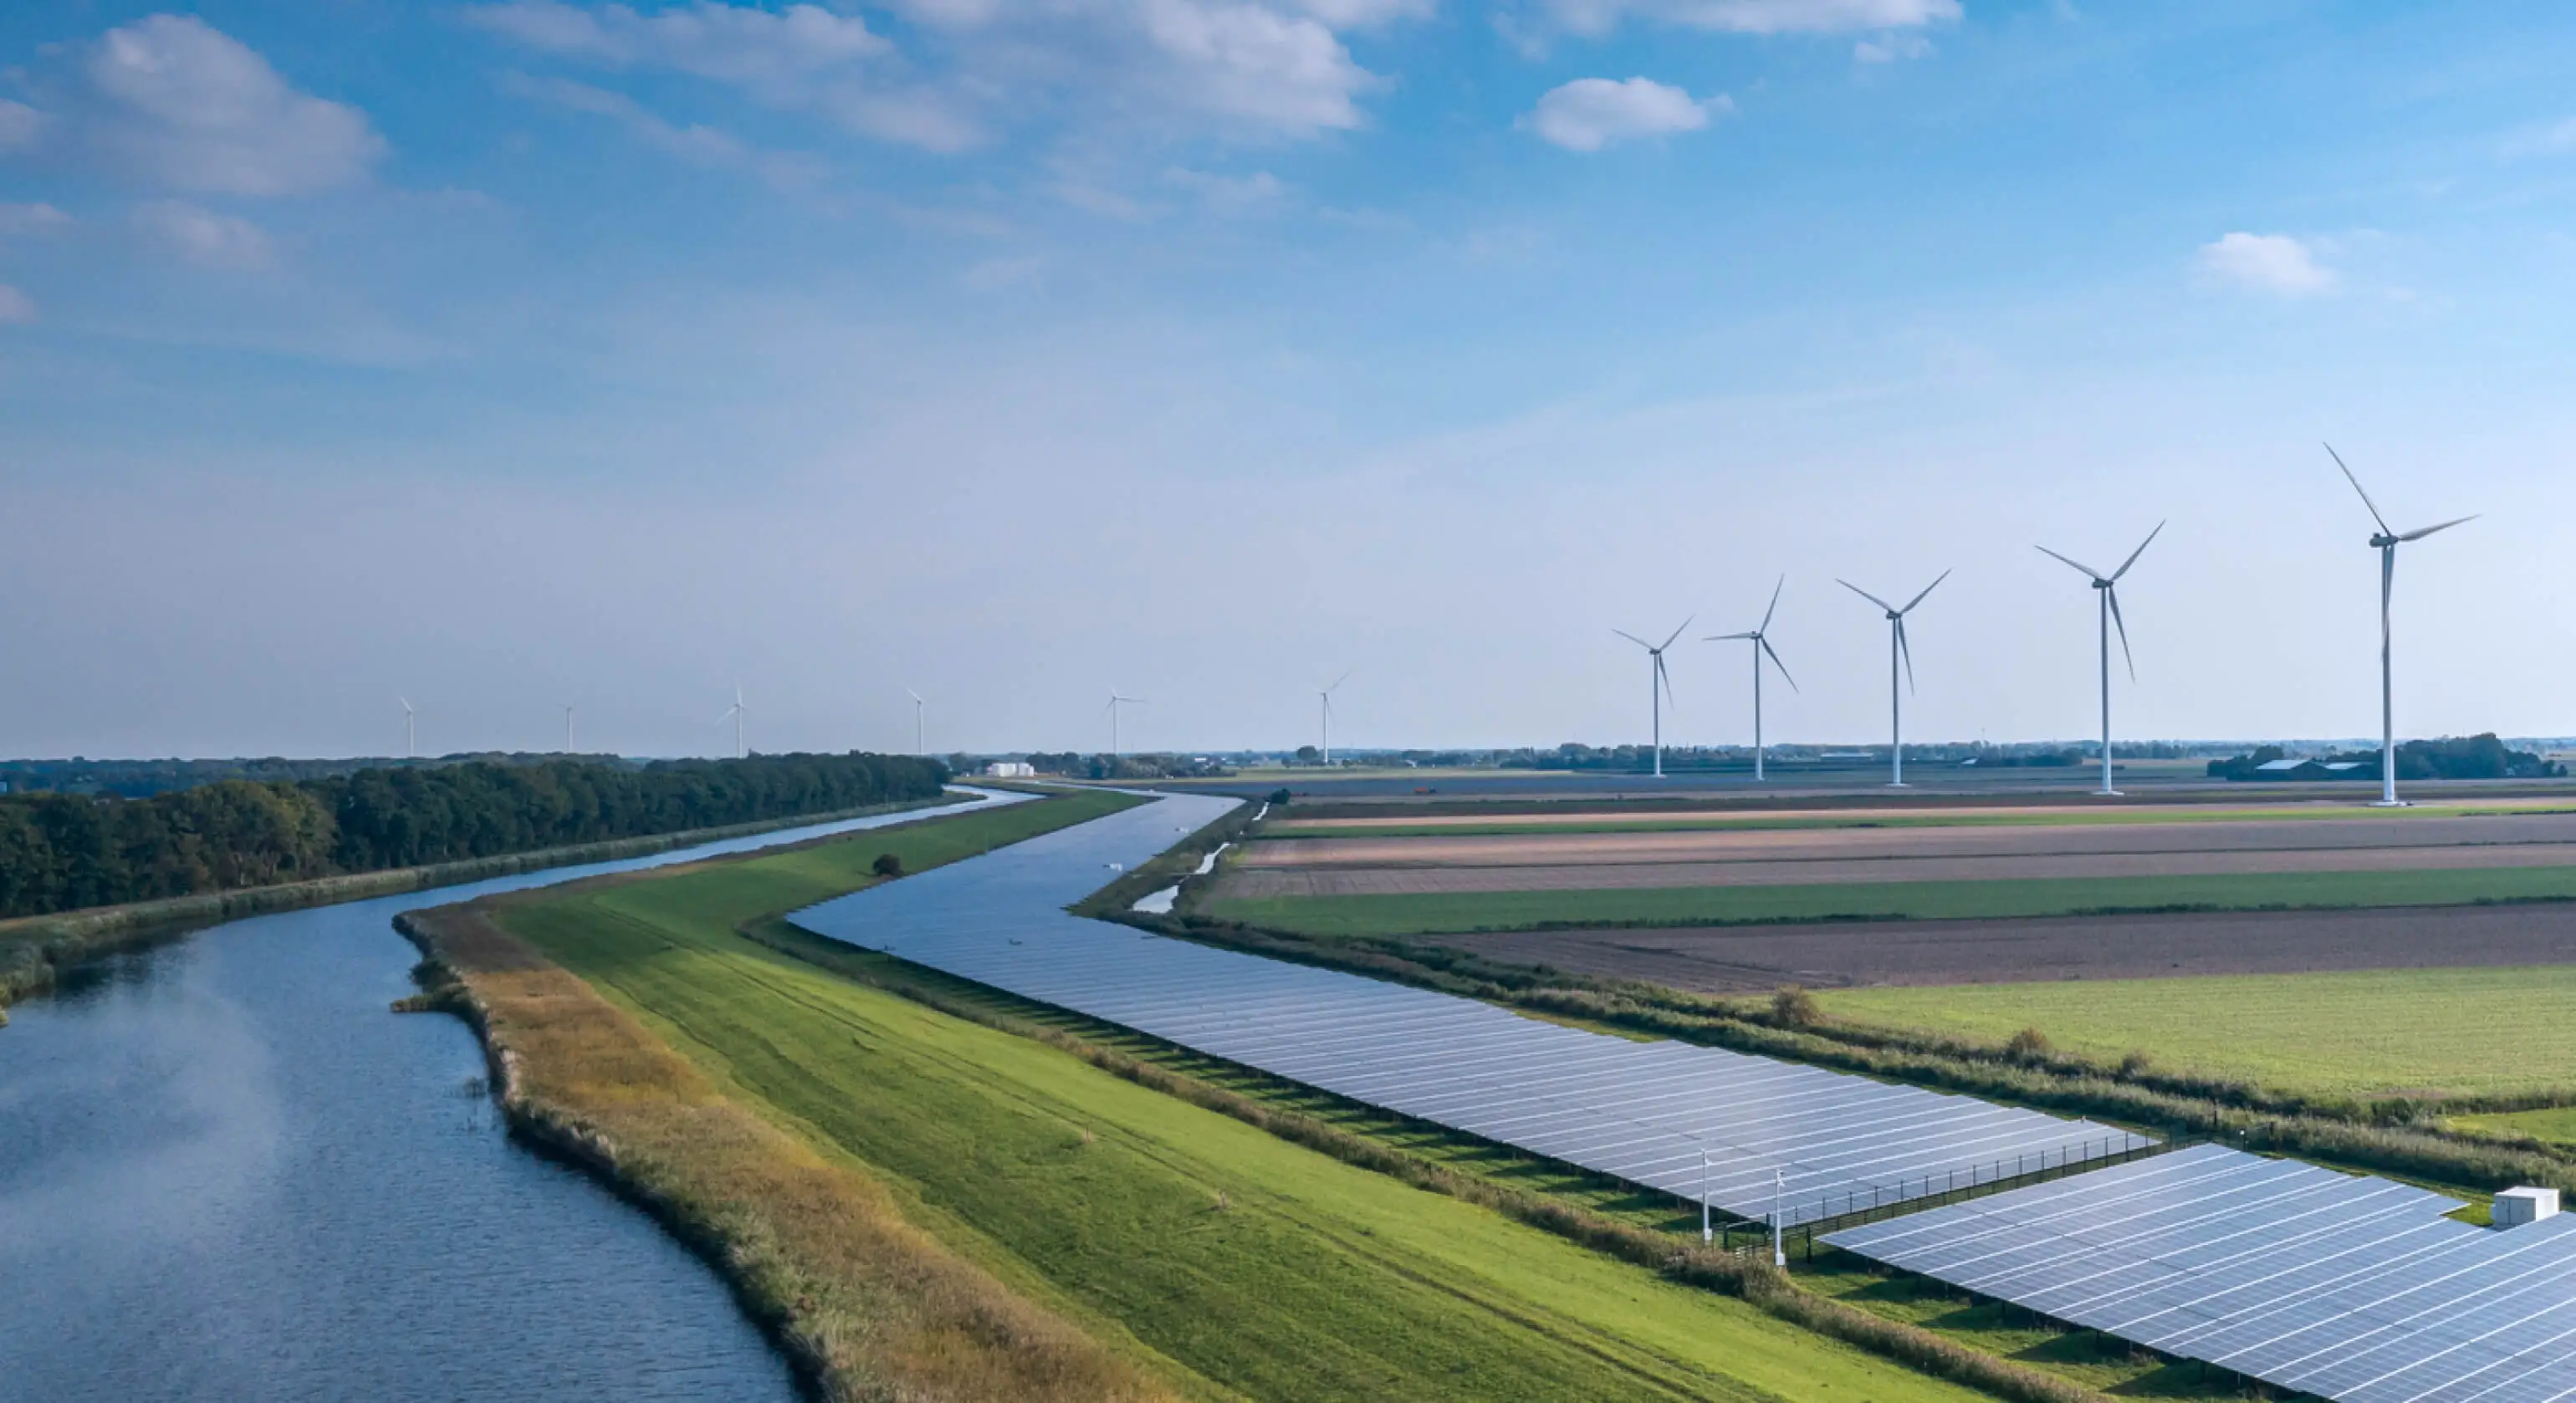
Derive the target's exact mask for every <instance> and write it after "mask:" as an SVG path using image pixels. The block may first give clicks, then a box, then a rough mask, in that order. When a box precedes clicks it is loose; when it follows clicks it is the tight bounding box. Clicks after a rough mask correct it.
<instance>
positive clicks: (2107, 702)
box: [2034, 521, 2165, 795]
mask: <svg viewBox="0 0 2576 1403" xmlns="http://www.w3.org/2000/svg"><path fill="white" fill-rule="evenodd" d="M2164 529H2165V524H2164V523H2163V522H2161V521H2159V522H2157V523H2156V529H2155V530H2154V531H2150V532H2148V533H2147V539H2146V540H2144V541H2140V542H2138V548H2137V549H2136V550H2133V551H2131V552H2129V558H2128V559H2126V560H2123V561H2121V562H2120V568H2119V569H2117V570H2114V571H2112V572H2111V573H2110V574H2108V575H2105V574H2103V573H2102V572H2101V571H2099V570H2096V569H2094V568H2093V567H2092V566H2090V565H2087V564H2085V563H2083V562H2082V561H2079V560H2076V559H2073V558H2072V557H2069V556H2063V555H2059V554H2058V553H2057V552H2055V551H2053V550H2050V549H2049V548H2048V547H2046V546H2037V547H2034V549H2036V550H2037V551H2038V552H2039V553H2040V554H2042V555H2044V556H2047V557H2048V558H2050V559H2051V560H2057V561H2063V562H2064V563H2066V564H2068V565H2072V566H2074V567H2075V568H2076V569H2078V570H2081V571H2083V572H2084V573H2085V574H2086V575H2087V576H2089V577H2091V579H2092V581H2093V593H2094V594H2095V595H2096V596H2098V602H2097V603H2096V604H2095V605H2094V612H2095V613H2096V614H2099V615H2100V616H2101V618H2100V624H2101V630H2102V787H2101V788H2100V789H2097V790H2095V791H2093V792H2094V793H2096V794H2107V795H2117V794H2118V793H2119V792H2120V791H2119V790H2117V789H2114V788H2112V787H2111V630H2112V629H2113V628H2114V627H2116V628H2118V629H2119V630H2120V656H2121V657H2122V658H2123V659H2126V660H2127V662H2128V664H2129V680H2130V681H2132V682H2135V681H2137V680H2138V660H2137V658H2135V657H2134V656H2132V655H2131V654H2130V652H2129V624H2128V621H2127V620H2125V619H2123V618H2121V617H2120V577H2121V576H2122V575H2125V574H2127V573H2129V567H2130V566H2132V565H2135V564H2137V563H2138V557H2139V556H2142V555H2144V554H2146V553H2147V546H2148V545H2149V544H2150V543H2151V542H2153V541H2154V540H2155V539H2156V537H2157V535H2158V534H2159V533H2161V532H2162V531H2163V530H2164Z"/></svg>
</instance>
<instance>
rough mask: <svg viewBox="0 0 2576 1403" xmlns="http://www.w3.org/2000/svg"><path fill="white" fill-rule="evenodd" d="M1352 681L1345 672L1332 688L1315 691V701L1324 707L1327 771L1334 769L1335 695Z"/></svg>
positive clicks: (1334, 682) (1325, 763) (1334, 681)
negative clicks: (1342, 686) (1344, 684)
mask: <svg viewBox="0 0 2576 1403" xmlns="http://www.w3.org/2000/svg"><path fill="white" fill-rule="evenodd" d="M1350 680H1351V675H1350V674H1349V673H1347V672H1345V673H1343V674H1342V675H1341V676H1339V677H1336V678H1334V679H1333V685H1332V686H1330V687H1318V688H1316V689H1315V699H1316V700H1317V701H1319V702H1322V703H1323V707H1324V767H1325V768H1326V769H1330V768H1332V764H1333V693H1334V692H1336V691H1338V690H1340V689H1341V685H1342V684H1343V683H1345V682H1348V681H1350Z"/></svg>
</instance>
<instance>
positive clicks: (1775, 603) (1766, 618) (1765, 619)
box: [1753, 575, 1789, 633]
mask: <svg viewBox="0 0 2576 1403" xmlns="http://www.w3.org/2000/svg"><path fill="white" fill-rule="evenodd" d="M1788 583H1789V577H1788V576H1786V575H1783V576H1781V577H1780V582H1779V583H1778V584H1775V585H1773V586H1771V607H1770V608H1768V609H1765V610H1763V611H1762V626H1761V628H1757V629H1755V630H1753V631H1754V632H1755V633H1760V632H1762V631H1763V630H1765V629H1768V628H1770V627H1771V616H1772V615H1773V614H1776V613H1778V612H1780V591H1781V590H1782V589H1783V588H1786V587H1787V585H1788Z"/></svg>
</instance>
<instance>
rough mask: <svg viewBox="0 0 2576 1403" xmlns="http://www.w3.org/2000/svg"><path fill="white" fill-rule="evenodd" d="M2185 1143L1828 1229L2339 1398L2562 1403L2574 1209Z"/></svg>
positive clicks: (2114, 1331) (1944, 1277)
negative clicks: (2509, 1203)
mask: <svg viewBox="0 0 2576 1403" xmlns="http://www.w3.org/2000/svg"><path fill="white" fill-rule="evenodd" d="M2459 1206H2460V1205H2459V1204H2458V1203H2457V1202H2456V1201H2455V1200H2452V1199H2447V1198H2444V1197H2442V1196H2441V1195H2439V1194H2436V1193H2432V1192H2430V1191H2428V1190H2424V1189H2418V1188H2414V1187H2412V1186H2410V1185H2406V1184H2398V1183H2392V1182H2391V1181H2389V1180H2386V1179H2379V1178H2373V1177H2370V1176H2367V1175H2348V1174H2339V1173H2336V1172H2335V1171H2333V1170H2330V1169H2322V1168H2319V1167H2317V1166H2316V1165H2312V1164H2302V1163H2300V1162H2298V1161H2296V1160H2276V1159H2265V1158H2262V1157H2260V1156H2256V1155H2249V1154H2245V1153H2243V1152H2241V1151H2237V1150H2230V1149H2226V1148H2223V1147H2220V1146H2216V1145H2200V1146H2194V1147H2192V1148H2189V1149H2185V1150H2178V1151H2175V1152H2173V1153H2170V1154H2165V1155H2160V1156H2158V1157H2156V1158H2154V1159H2150V1160H2142V1161H2139V1162H2136V1163H2132V1164H2125V1165H2120V1166H2117V1167H2113V1168H2104V1169H2096V1170H2092V1171H2090V1172H2087V1173H2082V1174H2077V1175H2073V1176H2070V1177H2068V1178H2065V1179H2060V1180H2057V1181H2056V1182H2053V1183H2049V1184H2043V1185H2039V1186H2036V1187H2032V1188H2027V1189H2016V1190H2012V1191H2009V1192H2006V1193H2001V1194H1996V1195H1994V1196H1992V1197H1989V1198H1983V1199H1979V1200H1977V1201H1975V1202H1972V1203H1964V1204H1959V1205H1955V1206H1953V1207H1948V1208H1936V1209H1931V1210H1928V1211H1925V1212H1921V1213H1916V1214H1913V1215H1911V1216H1908V1217H1904V1218H1899V1219H1895V1220H1893V1221H1890V1222H1884V1223H1876V1224H1872V1225H1869V1226H1866V1227H1859V1228H1852V1229H1849V1230H1847V1231H1843V1232H1838V1233H1833V1234H1831V1235H1829V1236H1827V1237H1826V1238H1825V1239H1824V1240H1825V1241H1826V1242H1827V1243H1829V1244H1831V1245H1832V1246H1835V1247H1841V1248H1845V1249H1848V1250H1850V1251H1852V1252H1856V1253H1859V1254H1860V1255H1862V1256H1864V1257H1868V1258H1871V1259H1873V1260H1875V1261H1880V1262H1885V1263H1887V1264H1888V1265H1890V1266H1895V1267H1900V1268H1903V1269H1904V1270H1907V1271H1912V1272H1917V1273H1920V1274H1922V1275H1924V1276H1929V1277H1932V1278H1934V1279H1935V1280H1939V1281H1943V1282H1947V1283H1949V1284H1951V1285H1953V1286H1958V1287H1961V1288H1964V1289H1966V1290H1969V1291H1974V1292H1976V1293H1978V1294H1980V1295H1985V1296H1992V1297H1995V1298H1997V1299H2001V1300H2007V1301H2011V1302H2013V1303H2014V1304H2016V1305H2021V1306H2027V1307H2028V1308H2030V1309H2031V1310H2034V1311H2037V1312H2039V1313H2040V1314H2043V1315H2047V1316H2051V1317H2054V1318H2056V1319H2059V1320H2063V1321H2066V1322H2068V1323H2069V1324H2073V1325H2082V1326H2087V1327H2089V1328H2092V1329H2096V1330H2100V1331H2103V1332H2104V1333H2106V1334H2110V1335H2115V1336H2118V1337H2119V1338H2121V1339H2125V1340H2129V1341H2132V1342H2134V1343H2137V1344H2141V1345H2145V1346H2147V1347H2149V1348H2151V1349H2155V1350H2159V1351H2161V1352H2163V1353H2165V1354H2169V1355H2173V1356H2175V1357H2177V1358H2182V1359H2196V1360H2203V1361H2206V1362H2208V1363H2211V1364H2215V1365H2218V1366H2220V1367H2222V1368H2226V1369H2229V1370H2232V1371H2234V1372H2236V1373H2238V1374H2242V1375H2245V1376H2247V1377H2249V1378H2256V1379H2261V1380H2263V1381H2265V1382H2267V1383H2272V1384H2277V1385H2279V1386H2281V1387H2283V1388H2289V1389H2295V1390H2297V1391H2300V1392H2303V1393H2312V1394H2317V1395H2320V1396H2322V1397H2326V1398H2333V1399H2340V1400H2349V1403H2469V1400H2473V1399H2474V1400H2477V1401H2478V1403H2544V1400H2560V1399H2568V1398H2576V1217H2571V1216H2565V1215H2562V1216H2560V1217H2556V1218H2549V1219H2544V1220H2542V1221H2541V1222H2538V1223H2533V1224H2530V1225H2527V1226H2524V1227H2518V1228H2512V1229H2509V1230H2502V1231H2499V1230H2494V1229H2487V1228H2478V1227H2473V1226H2470V1225H2469V1224H2466V1223H2461V1222H2458V1221H2456V1220H2453V1219H2450V1218H2446V1217H2444V1216H2443V1215H2444V1214H2445V1213H2448V1212H2450V1211H2452V1210H2454V1209H2456V1208H2458V1207H2459Z"/></svg>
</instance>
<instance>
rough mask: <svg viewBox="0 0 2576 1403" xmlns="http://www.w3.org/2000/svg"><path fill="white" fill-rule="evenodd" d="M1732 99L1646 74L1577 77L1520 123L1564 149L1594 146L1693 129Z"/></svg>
mask: <svg viewBox="0 0 2576 1403" xmlns="http://www.w3.org/2000/svg"><path fill="white" fill-rule="evenodd" d="M1734 105H1735V104H1734V103H1733V102H1732V101H1731V100H1729V99H1728V98H1727V97H1726V95H1725V94H1723V93H1721V94H1719V95H1718V96H1716V97H1713V98H1709V99H1707V100H1706V101H1702V100H1701V99H1698V98H1695V97H1692V96H1691V95H1690V94H1689V93H1686V92H1684V91H1682V90H1681V89H1679V88H1674V87H1667V86H1665V85H1664V84H1662V83H1658V82H1656V81H1655V80H1653V79H1651V78H1630V79H1628V80H1627V81H1625V82H1617V81H1613V80H1611V79H1608V78H1577V79H1575V80H1574V81H1573V82H1571V83H1568V84H1566V85H1564V86H1563V87H1560V88H1555V89H1551V90H1550V91H1549V92H1548V94H1547V95H1546V96H1544V97H1542V98H1540V99H1539V100H1538V107H1537V108H1536V109H1535V110H1534V111H1532V112H1531V113H1530V114H1529V115H1528V116H1526V117H1523V118H1522V119H1521V124H1522V125H1523V126H1526V127H1528V128H1529V129H1530V130H1532V131H1534V132H1536V133H1538V135H1539V137H1540V138H1541V139H1542V140H1545V141H1549V142H1552V143H1554V144H1556V145H1558V146H1562V147H1564V148H1565V149H1566V150H1568V151H1598V150H1600V149H1601V148H1602V147H1604V146H1607V145H1609V144H1610V143H1612V142H1614V141H1629V140H1633V139H1635V138H1638V137H1647V136H1666V135H1670V134H1671V133H1674V132H1695V131H1698V130H1699V129H1700V128H1702V127H1705V126H1707V125H1708V118H1709V114H1710V113H1711V112H1726V111H1731V110H1733V108H1734Z"/></svg>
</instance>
